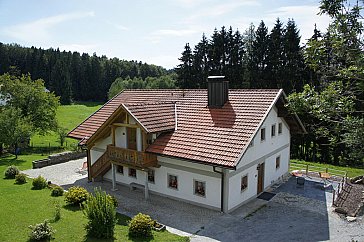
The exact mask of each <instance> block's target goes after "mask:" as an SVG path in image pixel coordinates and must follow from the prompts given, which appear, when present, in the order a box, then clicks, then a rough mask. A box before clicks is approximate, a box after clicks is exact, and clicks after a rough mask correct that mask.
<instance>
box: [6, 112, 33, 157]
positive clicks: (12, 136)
mask: <svg viewBox="0 0 364 242" xmlns="http://www.w3.org/2000/svg"><path fill="white" fill-rule="evenodd" d="M32 130H33V127H32V125H31V122H30V120H29V119H28V118H24V117H22V115H21V110H20V109H18V108H14V107H7V106H6V107H0V145H1V146H2V145H5V146H8V147H10V148H12V149H13V150H14V154H15V155H16V159H17V158H18V152H17V148H18V146H19V144H24V143H25V144H27V142H28V141H29V138H30V136H31V134H32ZM0 154H1V153H0Z"/></svg>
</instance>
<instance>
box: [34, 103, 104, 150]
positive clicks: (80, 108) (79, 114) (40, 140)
mask: <svg viewBox="0 0 364 242" xmlns="http://www.w3.org/2000/svg"><path fill="white" fill-rule="evenodd" d="M100 107H101V104H100V103H91V102H82V103H81V102H80V103H76V104H72V105H62V106H59V107H58V110H57V120H58V122H59V124H60V126H61V127H63V128H65V129H67V131H71V130H72V129H73V128H75V127H76V126H77V125H78V124H80V123H81V122H82V121H83V120H85V119H86V118H87V117H88V116H90V115H91V114H92V113H94V112H95V111H96V110H97V109H99V108H100ZM66 141H67V147H66V149H72V146H75V145H76V144H77V142H78V141H77V140H74V139H69V138H67V139H66ZM30 143H31V146H33V147H45V148H49V147H51V149H50V150H56V149H57V148H58V147H59V146H60V143H59V141H58V136H57V133H55V132H50V133H49V134H47V135H45V136H41V135H34V136H33V137H32V138H31V140H30Z"/></svg>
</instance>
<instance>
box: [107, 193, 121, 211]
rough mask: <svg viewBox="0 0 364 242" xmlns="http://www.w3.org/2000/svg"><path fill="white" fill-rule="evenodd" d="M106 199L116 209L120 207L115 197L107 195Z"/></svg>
mask: <svg viewBox="0 0 364 242" xmlns="http://www.w3.org/2000/svg"><path fill="white" fill-rule="evenodd" d="M106 197H107V199H109V200H110V201H111V202H112V203H113V204H114V206H115V208H117V207H118V206H119V204H118V200H117V199H116V197H114V196H113V195H110V194H107V195H106Z"/></svg>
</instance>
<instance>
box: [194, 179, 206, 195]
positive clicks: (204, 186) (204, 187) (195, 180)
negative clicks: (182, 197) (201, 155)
mask: <svg viewBox="0 0 364 242" xmlns="http://www.w3.org/2000/svg"><path fill="white" fill-rule="evenodd" d="M196 182H201V183H202V184H203V189H204V195H202V194H200V193H197V192H196ZM193 194H194V195H196V196H199V197H206V182H205V181H201V180H197V179H193Z"/></svg>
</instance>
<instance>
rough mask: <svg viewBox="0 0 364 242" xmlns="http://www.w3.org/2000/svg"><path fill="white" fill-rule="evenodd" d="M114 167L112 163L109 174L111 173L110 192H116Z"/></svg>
mask: <svg viewBox="0 0 364 242" xmlns="http://www.w3.org/2000/svg"><path fill="white" fill-rule="evenodd" d="M115 170H116V165H115V164H114V163H112V164H111V173H112V189H111V191H116V190H118V189H116V174H115V173H116V172H115Z"/></svg>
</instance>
